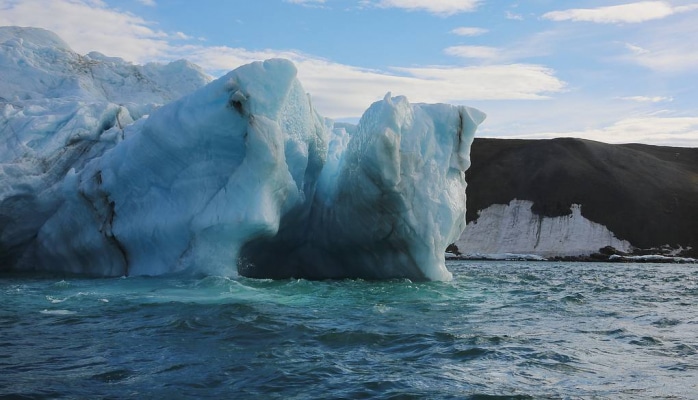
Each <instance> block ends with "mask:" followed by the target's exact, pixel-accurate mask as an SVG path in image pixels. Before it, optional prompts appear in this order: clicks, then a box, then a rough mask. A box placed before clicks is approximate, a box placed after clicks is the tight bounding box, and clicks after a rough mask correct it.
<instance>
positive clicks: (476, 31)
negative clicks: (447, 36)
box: [451, 26, 489, 36]
mask: <svg viewBox="0 0 698 400" xmlns="http://www.w3.org/2000/svg"><path fill="white" fill-rule="evenodd" d="M487 32H489V31H488V30H487V29H484V28H472V27H466V26H462V27H460V28H456V29H454V30H452V31H451V33H452V34H454V35H458V36H480V35H483V34H485V33H487Z"/></svg>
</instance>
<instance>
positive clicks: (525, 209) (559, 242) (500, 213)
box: [455, 200, 633, 257]
mask: <svg viewBox="0 0 698 400" xmlns="http://www.w3.org/2000/svg"><path fill="white" fill-rule="evenodd" d="M532 206H533V202H531V201H527V200H512V201H511V202H510V203H509V204H493V205H491V206H490V207H487V208H486V209H484V210H481V211H480V212H479V213H478V218H477V219H476V220H475V221H472V222H470V223H469V224H468V226H467V227H466V229H465V231H464V232H463V234H462V235H461V237H460V238H459V239H458V240H457V241H456V242H455V244H456V246H457V247H458V250H459V251H460V252H461V253H462V254H465V255H467V254H502V253H513V254H535V255H540V256H543V257H553V256H580V255H589V254H592V253H596V252H598V251H599V249H601V248H602V247H606V246H612V247H614V248H616V249H617V250H620V251H623V252H628V251H631V250H632V248H633V247H632V246H631V244H630V243H629V242H628V241H625V240H620V239H618V238H616V237H615V235H614V234H613V232H611V231H609V230H608V229H607V228H606V227H605V226H603V225H601V224H597V223H595V222H592V221H590V220H588V219H586V218H584V217H583V216H582V213H581V208H580V206H579V205H572V208H571V214H569V215H564V216H561V217H554V218H550V217H543V216H539V215H535V214H534V213H533V212H532V211H531V207H532Z"/></svg>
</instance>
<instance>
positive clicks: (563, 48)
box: [0, 0, 698, 147]
mask: <svg viewBox="0 0 698 400" xmlns="http://www.w3.org/2000/svg"><path fill="white" fill-rule="evenodd" d="M697 18H698V2H693V1H682V0H673V1H630V0H621V1H617V0H605V1H597V0H579V1H574V2H572V1H560V0H558V1H552V0H528V1H508V0H496V1H495V0H255V1H251V0H198V1H191V0H118V1H117V0H0V25H20V26H36V27H43V28H46V29H49V30H52V31H54V32H56V33H57V34H58V35H60V36H61V37H62V38H63V39H64V40H65V41H66V42H67V43H68V44H69V45H70V46H71V47H72V48H73V49H74V50H75V51H77V52H78V53H81V54H85V53H88V52H90V51H93V50H96V51H99V52H102V53H104V54H106V55H109V56H118V57H122V58H124V59H126V60H128V61H131V62H134V63H139V64H140V63H146V62H153V61H155V62H166V61H171V60H175V59H179V58H186V59H188V60H190V61H192V62H195V63H197V64H198V65H200V66H202V67H203V68H204V69H205V70H206V71H207V72H208V73H209V74H211V75H212V76H220V75H222V74H223V73H225V72H227V71H228V70H231V69H234V68H235V67H237V66H239V65H241V64H244V63H247V62H250V61H253V60H260V59H266V58H271V57H286V58H289V59H291V60H293V61H294V62H295V63H296V65H297V67H298V71H299V72H298V75H299V78H300V80H301V82H302V83H303V85H304V87H305V89H306V90H307V91H308V92H309V93H310V94H311V96H312V99H313V103H314V105H315V107H316V108H317V109H318V110H319V111H320V112H321V113H322V114H323V115H325V116H328V117H332V118H335V119H338V120H348V121H356V120H357V119H358V117H360V115H361V113H362V111H363V110H364V109H366V108H367V107H368V106H369V105H370V103H371V102H373V101H376V100H379V99H381V98H382V97H383V96H384V95H385V93H386V92H388V91H390V92H392V93H393V95H398V94H400V95H406V96H407V97H408V98H409V99H410V101H412V102H447V103H453V104H466V105H470V106H474V107H477V108H479V109H481V110H482V111H484V112H486V113H487V114H488V119H487V121H486V122H485V123H484V124H483V125H482V126H481V129H480V130H479V136H487V137H511V138H513V137H517V138H550V137H560V136H574V137H583V138H588V139H592V140H599V141H604V142H610V143H619V142H641V143H650V144H663V145H676V146H690V147H698V72H697V71H698V24H696V23H695V21H696V20H697Z"/></svg>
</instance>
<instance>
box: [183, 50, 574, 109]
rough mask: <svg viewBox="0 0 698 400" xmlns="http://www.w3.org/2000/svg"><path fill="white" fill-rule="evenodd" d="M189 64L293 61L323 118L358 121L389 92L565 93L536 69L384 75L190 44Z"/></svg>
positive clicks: (438, 98)
mask: <svg viewBox="0 0 698 400" xmlns="http://www.w3.org/2000/svg"><path fill="white" fill-rule="evenodd" d="M181 51H182V52H183V53H184V54H186V55H187V56H188V57H187V58H188V59H189V60H191V61H192V62H195V63H197V64H199V65H201V66H202V67H204V68H206V69H208V70H217V71H220V72H221V73H222V72H223V71H228V70H230V69H233V68H235V67H237V66H239V65H242V64H245V63H248V62H251V61H256V60H263V59H267V58H272V57H283V58H287V59H290V60H292V61H293V62H294V63H295V64H296V67H297V68H298V77H299V79H300V81H301V82H302V83H303V87H304V88H305V90H306V91H307V92H309V93H310V94H311V96H312V98H313V103H314V104H315V106H316V107H317V109H318V111H320V113H321V114H322V115H325V116H327V117H331V118H348V117H358V116H360V115H361V114H362V113H363V111H364V110H365V109H366V108H367V107H368V106H369V105H370V104H371V103H373V102H374V101H376V100H380V99H381V98H383V96H384V95H385V93H387V92H392V93H393V94H395V95H398V94H399V95H405V96H407V97H408V98H409V99H410V101H412V102H425V103H459V104H464V103H465V102H468V101H471V100H475V99H478V100H497V99H498V100H501V99H510V100H511V99H531V100H536V99H545V98H547V96H548V95H549V94H552V93H556V92H560V91H562V90H564V88H565V83H564V82H562V81H561V80H559V79H558V78H556V77H555V74H554V71H552V70H550V69H548V68H545V67H541V66H538V65H527V64H512V65H492V66H479V67H421V68H397V67H396V68H392V69H391V71H380V70H372V69H366V68H359V67H355V66H350V65H344V64H339V63H334V62H332V61H328V60H324V59H320V58H317V57H313V56H309V55H305V54H301V53H297V52H279V51H272V50H267V51H261V52H252V51H247V50H245V49H235V48H230V47H203V46H187V47H183V48H182V49H181Z"/></svg>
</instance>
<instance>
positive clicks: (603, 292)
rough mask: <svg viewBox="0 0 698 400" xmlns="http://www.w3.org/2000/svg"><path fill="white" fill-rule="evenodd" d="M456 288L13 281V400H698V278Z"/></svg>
mask: <svg viewBox="0 0 698 400" xmlns="http://www.w3.org/2000/svg"><path fill="white" fill-rule="evenodd" d="M449 269H450V270H451V271H452V272H453V273H454V280H453V281H452V282H445V283H444V282H432V283H412V282H409V281H391V282H365V281H361V280H357V281H327V282H309V281H304V280H290V281H289V280H286V281H260V280H251V279H245V278H234V279H227V278H220V277H207V278H191V277H189V278H185V277H169V278H162V277H160V278H121V279H84V278H75V277H70V278H57V277H43V278H28V277H17V276H12V277H7V276H5V277H1V276H0V304H1V306H0V307H1V308H0V397H12V396H15V397H23V398H100V397H101V398H104V397H110V398H236V399H238V398H243V399H244V398H250V399H257V398H259V399H269V398H272V399H273V398H279V399H281V398H283V399H294V398H295V399H306V398H352V399H353V398H419V399H422V398H433V399H443V398H458V399H461V398H472V399H495V398H497V399H498V398H503V399H504V398H516V399H529V398H530V399H539V398H551V399H557V398H560V399H582V398H583V399H587V398H596V399H617V398H628V399H635V398H642V399H646V398H658V399H664V398H674V399H691V398H698V266H696V265H668V264H663V265H662V264H658V265H654V264H585V263H532V262H521V263H515V262H451V263H449Z"/></svg>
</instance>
